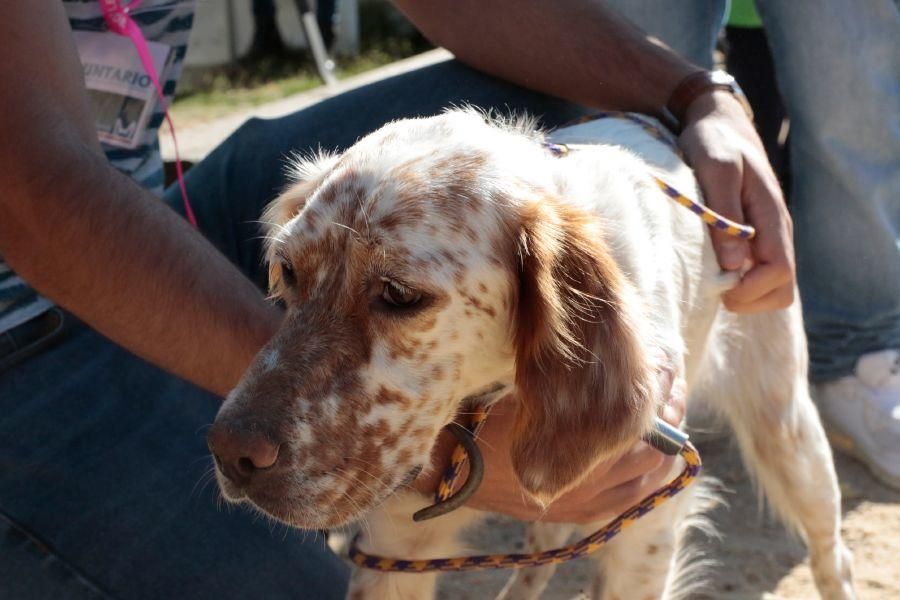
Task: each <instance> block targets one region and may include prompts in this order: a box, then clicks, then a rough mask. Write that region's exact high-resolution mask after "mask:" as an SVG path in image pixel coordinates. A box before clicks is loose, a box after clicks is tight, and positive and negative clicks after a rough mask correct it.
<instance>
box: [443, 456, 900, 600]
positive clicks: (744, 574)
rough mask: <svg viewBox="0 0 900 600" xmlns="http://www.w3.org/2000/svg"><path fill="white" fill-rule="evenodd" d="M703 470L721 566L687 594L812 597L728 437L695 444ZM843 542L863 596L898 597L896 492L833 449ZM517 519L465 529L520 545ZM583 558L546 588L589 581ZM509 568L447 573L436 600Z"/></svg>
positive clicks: (483, 593) (560, 590)
mask: <svg viewBox="0 0 900 600" xmlns="http://www.w3.org/2000/svg"><path fill="white" fill-rule="evenodd" d="M698 449H699V450H700V453H701V455H702V456H703V461H704V469H705V473H707V474H710V475H712V476H714V477H716V478H718V479H720V480H721V481H722V483H723V484H724V485H725V486H726V490H725V492H724V494H723V496H724V499H725V501H726V503H727V506H722V507H719V508H717V509H716V510H714V511H713V512H712V514H711V517H712V519H713V520H714V522H715V524H716V526H717V528H718V530H719V532H720V533H721V539H720V540H709V539H707V538H702V539H701V540H700V541H699V545H700V547H701V549H702V551H703V553H704V554H705V555H706V556H708V557H710V558H713V559H714V560H716V561H717V562H718V563H719V564H718V566H716V567H714V568H712V569H710V570H708V571H707V572H706V575H705V579H706V581H707V584H706V586H705V587H704V591H703V592H702V593H697V594H694V595H693V596H692V598H697V599H703V600H706V599H716V600H718V599H723V600H750V599H758V598H764V599H766V600H774V599H782V598H783V599H792V600H793V599H807V598H816V597H817V595H816V592H815V587H814V586H813V583H812V576H811V573H810V570H809V562H808V560H807V556H806V550H805V549H804V547H803V545H802V544H801V543H800V542H799V541H798V540H797V539H796V538H794V537H792V536H791V535H790V534H788V533H787V532H786V531H785V530H784V529H783V528H782V527H781V526H780V525H779V524H778V523H776V522H774V521H773V520H772V519H771V518H770V517H768V516H767V515H766V514H765V512H764V511H761V510H760V509H759V505H758V503H757V499H756V492H755V491H754V489H753V488H752V486H751V484H750V481H749V479H748V477H747V474H746V472H745V471H744V468H743V466H742V464H741V462H740V458H739V456H738V454H737V451H736V450H735V449H734V448H733V447H732V445H731V444H730V443H729V442H728V441H727V440H720V441H713V442H705V443H699V444H698ZM835 459H836V465H837V470H838V476H839V477H840V480H841V491H842V494H843V513H844V526H843V533H844V539H845V541H846V543H847V544H848V545H849V547H850V549H851V551H852V552H853V556H854V567H855V576H856V586H857V592H858V594H859V598H860V599H861V600H896V599H900V493H898V492H894V491H891V490H890V489H889V488H887V487H885V486H883V485H881V484H879V483H878V482H877V481H876V480H875V479H873V478H872V477H871V476H870V475H869V473H868V471H867V470H866V469H865V468H864V467H862V466H861V465H860V464H859V463H857V462H856V461H854V460H853V459H850V458H847V457H845V456H842V455H840V454H837V455H836V457H835ZM522 531H523V529H522V525H521V524H518V523H514V522H511V521H502V520H500V519H496V520H492V521H491V522H490V525H489V526H488V527H483V528H480V529H479V530H478V531H476V532H472V534H471V535H470V536H469V538H470V539H471V541H472V543H473V545H474V546H475V547H480V548H483V549H484V550H486V551H502V549H509V551H519V550H521V549H522V539H523V533H522ZM587 563H588V561H586V560H584V559H581V560H579V561H574V562H572V563H569V564H567V565H563V566H561V567H560V568H559V569H558V570H557V573H556V575H555V576H554V578H553V580H552V581H551V582H550V587H549V588H548V590H547V592H546V593H545V594H544V598H546V599H547V600H569V599H571V598H573V597H575V596H577V595H578V593H579V592H580V591H581V590H585V589H587V588H588V577H589V573H588V564H587ZM508 576H509V574H508V573H507V572H502V571H495V572H486V573H464V574H451V575H445V576H443V577H442V580H441V587H440V594H439V598H440V599H441V600H481V599H483V598H493V597H494V594H496V593H497V592H498V591H499V590H500V588H501V587H502V586H503V583H504V582H505V581H506V579H507V577H508Z"/></svg>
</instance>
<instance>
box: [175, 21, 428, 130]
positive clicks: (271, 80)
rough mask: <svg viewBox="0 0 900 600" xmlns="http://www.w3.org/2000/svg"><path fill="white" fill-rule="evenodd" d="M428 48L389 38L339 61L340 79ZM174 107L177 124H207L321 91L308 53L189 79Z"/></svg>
mask: <svg viewBox="0 0 900 600" xmlns="http://www.w3.org/2000/svg"><path fill="white" fill-rule="evenodd" d="M429 47H430V46H428V45H427V44H424V43H423V42H422V41H421V40H419V39H409V38H399V37H398V38H391V39H382V40H378V41H377V42H376V43H374V44H369V46H368V47H367V48H364V49H363V50H362V52H361V53H360V54H359V55H358V56H355V57H344V58H338V59H337V61H336V63H337V67H336V73H335V74H336V76H337V78H338V79H339V80H340V79H344V78H347V77H351V76H353V75H357V74H359V73H362V72H364V71H369V70H371V69H375V68H378V67H381V66H384V65H387V64H390V63H392V62H396V61H397V60H400V59H403V58H407V57H409V56H412V55H414V54H418V53H419V52H422V51H424V50H426V49H428V48H429ZM183 79H184V80H186V81H184V83H185V84H186V85H183V86H182V87H181V88H179V92H178V95H177V96H176V97H175V102H174V103H173V106H172V117H173V119H174V120H175V122H176V123H197V122H206V121H211V120H214V119H217V118H219V117H222V116H225V115H228V114H230V113H233V112H235V111H238V110H242V109H248V108H252V107H254V106H259V105H261V104H266V103H268V102H273V101H276V100H280V99H281V98H285V97H287V96H291V95H293V94H298V93H300V92H305V91H307V90H311V89H313V88H316V87H318V86H320V85H322V81H321V80H320V79H319V76H318V75H317V73H316V70H315V65H314V63H313V62H312V58H311V56H310V55H309V53H307V52H301V53H293V52H292V53H288V54H285V55H282V56H276V57H265V58H263V59H260V60H255V61H250V62H247V61H242V62H240V63H238V64H235V65H231V66H227V67H219V68H215V69H205V70H203V71H198V72H192V73H185V76H184V77H183Z"/></svg>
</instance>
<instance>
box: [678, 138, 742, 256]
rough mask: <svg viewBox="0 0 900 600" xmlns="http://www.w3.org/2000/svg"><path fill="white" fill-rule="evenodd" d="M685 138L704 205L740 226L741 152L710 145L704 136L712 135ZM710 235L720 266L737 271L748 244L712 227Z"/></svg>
mask: <svg viewBox="0 0 900 600" xmlns="http://www.w3.org/2000/svg"><path fill="white" fill-rule="evenodd" d="M685 135H686V138H685V140H684V146H683V147H684V148H685V152H686V154H687V156H688V158H689V161H690V163H691V166H692V167H693V168H694V173H695V174H696V176H697V181H698V182H699V183H700V189H701V190H703V196H704V198H705V199H706V205H707V206H709V208H711V209H712V210H714V211H715V212H717V213H719V214H720V215H722V216H723V217H725V218H727V219H730V220H732V221H735V222H737V223H743V222H744V210H743V206H742V203H741V189H742V179H743V166H742V159H741V154H740V152H739V151H738V150H736V149H733V148H731V146H728V145H727V144H723V143H722V142H721V141H717V142H716V143H710V141H709V140H707V139H706V137H708V136H710V135H712V133H711V132H706V131H699V130H698V131H694V132H687V133H686V134H685ZM710 235H711V238H712V243H713V249H714V250H715V252H716V258H717V259H718V261H719V266H720V267H721V268H722V269H724V270H726V271H736V270H737V269H740V268H741V265H743V264H744V260H745V259H746V258H747V256H748V253H749V249H748V246H747V242H746V241H745V240H742V239H739V238H736V237H734V236H731V235H728V234H727V233H725V232H724V231H721V230H719V229H715V228H710Z"/></svg>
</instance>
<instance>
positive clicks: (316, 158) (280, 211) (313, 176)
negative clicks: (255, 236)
mask: <svg viewBox="0 0 900 600" xmlns="http://www.w3.org/2000/svg"><path fill="white" fill-rule="evenodd" d="M339 159H340V155H339V154H335V153H329V152H322V151H319V152H316V153H313V154H311V155H309V156H300V155H297V156H295V157H294V158H293V160H292V162H291V164H290V165H289V168H288V175H289V176H290V179H291V183H289V184H288V186H287V187H286V188H285V189H284V191H283V192H282V193H281V195H280V196H278V197H277V198H275V199H274V200H273V201H272V202H271V203H270V204H269V205H268V206H267V207H266V209H265V210H264V211H263V214H262V223H263V228H264V233H265V238H266V245H265V257H266V262H267V263H269V289H270V290H274V289H275V288H276V287H277V285H278V281H279V279H280V271H281V263H280V262H279V261H277V260H272V246H273V241H274V240H275V239H276V238H277V235H278V230H279V229H281V228H282V227H283V226H284V225H285V223H287V222H288V221H290V220H291V219H293V218H294V217H296V216H297V215H298V214H299V213H300V211H301V210H303V207H304V206H306V201H307V200H308V199H309V197H310V196H311V195H312V193H313V192H315V191H316V188H318V187H319V186H320V185H321V184H322V182H323V181H324V179H325V177H326V176H327V175H328V173H329V172H330V171H331V170H332V169H333V168H334V166H335V165H336V164H337V162H338V160H339Z"/></svg>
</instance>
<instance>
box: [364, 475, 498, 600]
mask: <svg viewBox="0 0 900 600" xmlns="http://www.w3.org/2000/svg"><path fill="white" fill-rule="evenodd" d="M427 504H428V499H427V498H425V497H424V496H422V495H420V494H415V493H403V494H398V495H396V496H394V497H393V498H392V499H391V500H389V501H388V502H385V503H384V504H383V505H382V506H381V507H379V508H378V509H377V510H375V511H374V512H373V513H371V514H370V515H369V516H368V518H367V519H366V522H365V523H363V527H362V534H361V535H360V540H359V548H360V549H361V550H362V551H363V552H367V553H369V554H376V555H379V556H385V557H390V558H401V559H410V560H415V559H426V558H449V557H455V556H460V555H464V554H465V550H464V548H463V546H462V544H461V543H460V541H459V535H460V533H461V530H462V529H463V528H464V527H466V526H468V525H470V524H472V523H473V522H475V521H476V520H478V519H479V518H480V515H482V514H483V513H479V512H478V511H475V510H471V509H467V508H461V509H458V510H455V511H453V512H452V513H450V514H447V515H444V516H442V517H437V518H435V519H431V520H430V521H425V522H422V523H416V522H414V521H413V520H412V514H413V513H414V512H416V511H417V510H419V509H420V508H423V507H424V506H426V505H427ZM436 585H437V574H436V573H390V572H381V571H374V570H370V569H360V568H357V569H355V570H354V572H353V575H352V576H351V578H350V588H349V590H348V591H347V598H348V599H349V600H425V599H427V598H432V597H434V592H435V587H436Z"/></svg>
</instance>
